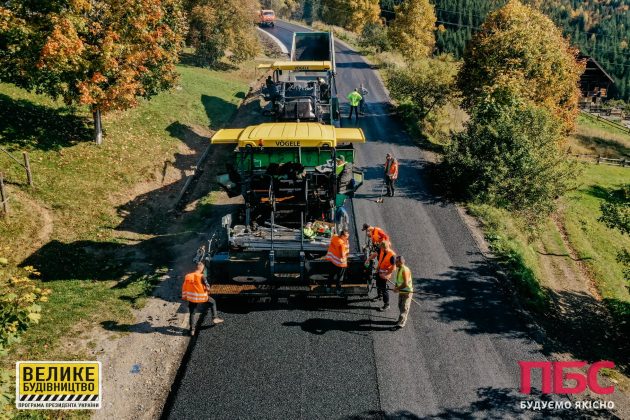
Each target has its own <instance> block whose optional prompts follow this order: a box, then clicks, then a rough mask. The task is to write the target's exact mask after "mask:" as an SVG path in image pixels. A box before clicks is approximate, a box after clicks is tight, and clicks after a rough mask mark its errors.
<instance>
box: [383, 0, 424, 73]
mask: <svg viewBox="0 0 630 420" xmlns="http://www.w3.org/2000/svg"><path fill="white" fill-rule="evenodd" d="M395 11H396V17H395V19H394V21H393V22H392V23H391V25H390V27H389V31H388V34H389V39H390V42H391V44H392V45H393V46H394V48H395V49H397V50H398V51H400V53H401V54H402V55H403V56H404V57H405V58H406V59H407V60H409V61H414V60H418V59H420V58H423V57H428V56H430V55H431V53H432V52H433V48H434V47H435V34H434V32H435V29H436V28H435V20H436V18H435V9H434V7H433V6H432V5H431V3H429V0H405V1H403V2H402V4H400V5H399V6H396V7H395Z"/></svg>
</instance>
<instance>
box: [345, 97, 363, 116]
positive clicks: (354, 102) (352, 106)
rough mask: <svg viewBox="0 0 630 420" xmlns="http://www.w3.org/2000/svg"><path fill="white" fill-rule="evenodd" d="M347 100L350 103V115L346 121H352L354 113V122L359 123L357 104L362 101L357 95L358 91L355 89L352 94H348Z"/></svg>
mask: <svg viewBox="0 0 630 420" xmlns="http://www.w3.org/2000/svg"><path fill="white" fill-rule="evenodd" d="M347 98H348V100H349V101H350V115H348V119H349V120H351V119H352V112H353V111H354V113H355V115H356V121H357V122H358V121H359V104H360V103H361V99H363V97H362V96H361V94H360V93H359V89H355V90H353V91H352V92H350V93H349V94H348V96H347Z"/></svg>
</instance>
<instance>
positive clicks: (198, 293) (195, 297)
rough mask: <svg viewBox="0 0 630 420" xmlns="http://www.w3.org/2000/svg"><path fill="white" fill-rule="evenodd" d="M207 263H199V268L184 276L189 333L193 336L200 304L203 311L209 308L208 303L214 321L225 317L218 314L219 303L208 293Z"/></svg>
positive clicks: (184, 298) (184, 296)
mask: <svg viewBox="0 0 630 420" xmlns="http://www.w3.org/2000/svg"><path fill="white" fill-rule="evenodd" d="M205 268H206V267H205V265H204V263H203V262H199V263H197V269H196V270H195V271H194V272H192V273H188V274H186V276H185V277H184V283H183V284H182V299H183V300H185V301H187V302H188V326H189V331H188V335H190V336H192V335H193V334H194V333H195V330H194V326H195V323H194V322H193V317H194V314H195V309H196V308H197V306H198V305H200V304H201V305H204V306H205V307H204V308H203V310H202V311H203V312H204V313H205V312H206V311H207V310H208V305H210V308H211V310H212V323H213V324H220V323H222V322H223V319H221V318H219V317H218V316H217V303H216V301H215V300H214V299H212V298H211V297H210V296H209V295H208V291H209V290H210V285H209V284H208V280H207V279H206V276H205V274H204V270H205Z"/></svg>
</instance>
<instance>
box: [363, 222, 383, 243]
mask: <svg viewBox="0 0 630 420" xmlns="http://www.w3.org/2000/svg"><path fill="white" fill-rule="evenodd" d="M361 230H362V231H364V232H365V234H366V236H367V240H368V243H370V244H371V245H372V247H376V248H375V249H378V248H377V247H378V246H379V245H380V244H381V243H382V242H383V241H389V235H388V234H387V233H385V231H384V230H383V229H381V228H380V227H378V226H370V225H368V224H367V223H364V224H363V229H361Z"/></svg>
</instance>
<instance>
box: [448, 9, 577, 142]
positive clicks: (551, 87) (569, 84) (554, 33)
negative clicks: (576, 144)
mask: <svg viewBox="0 0 630 420" xmlns="http://www.w3.org/2000/svg"><path fill="white" fill-rule="evenodd" d="M577 53H578V52H577V50H576V49H575V48H572V47H571V45H569V42H568V41H567V40H566V39H565V38H564V37H563V36H562V33H561V31H560V30H559V29H558V28H557V27H556V26H555V25H554V23H553V22H552V21H551V20H550V19H549V18H548V17H546V16H545V15H544V14H542V13H541V12H539V11H538V10H536V9H534V8H532V7H529V6H526V5H523V4H522V3H521V2H520V1H518V0H510V1H509V2H508V3H507V4H506V5H505V6H503V7H501V8H500V9H498V10H496V11H494V12H492V13H490V14H489V15H488V18H487V19H486V21H485V23H484V24H483V25H482V27H481V30H480V31H479V32H478V33H477V34H476V35H475V36H474V37H473V38H472V40H471V41H470V43H469V44H468V48H467V50H466V52H465V54H464V64H463V67H462V70H461V73H460V77H459V86H460V88H461V90H462V92H463V95H464V102H463V105H464V107H466V108H467V109H471V108H472V107H474V106H475V103H477V102H478V101H480V100H483V98H487V97H489V96H492V94H493V92H494V91H495V90H497V89H499V90H500V89H504V88H506V87H509V89H510V90H511V91H513V92H514V93H515V94H516V95H518V96H520V97H522V98H525V99H527V100H529V101H531V102H532V103H534V104H537V105H540V106H543V107H545V108H546V109H548V110H549V111H550V112H551V114H552V115H554V116H555V117H557V118H558V119H559V120H560V121H561V123H562V126H563V131H564V132H567V131H569V130H571V129H572V127H573V126H574V123H575V118H576V116H577V113H578V112H579V110H578V107H577V103H578V98H579V94H580V91H579V87H578V82H579V79H580V75H581V74H582V72H583V71H584V64H583V63H579V62H578V61H577V59H576V57H577Z"/></svg>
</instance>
